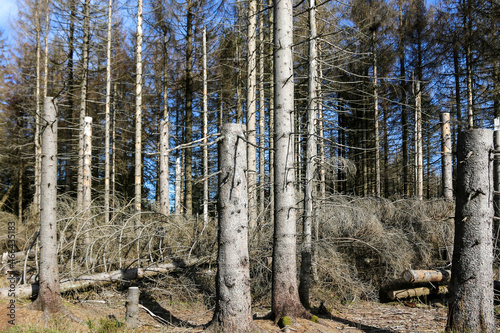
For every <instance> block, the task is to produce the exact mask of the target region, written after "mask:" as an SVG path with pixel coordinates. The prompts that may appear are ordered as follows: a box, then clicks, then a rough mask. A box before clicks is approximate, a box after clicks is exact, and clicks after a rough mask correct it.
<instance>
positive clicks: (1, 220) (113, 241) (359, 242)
mask: <svg viewBox="0 0 500 333" xmlns="http://www.w3.org/2000/svg"><path fill="white" fill-rule="evenodd" d="M75 207H76V202H75V201H74V200H73V199H71V198H69V197H67V196H60V197H59V202H58V228H59V239H58V246H59V265H60V266H59V267H60V274H61V281H64V280H65V279H71V278H75V277H78V276H80V275H82V274H92V273H98V272H104V271H112V270H117V269H126V268H133V267H150V266H155V265H157V264H160V263H164V262H172V261H177V262H179V261H187V260H188V259H193V258H196V259H197V264H196V265H194V266H190V267H185V268H182V269H178V270H175V271H173V272H170V273H168V274H167V275H160V276H157V277H155V278H152V279H151V280H150V281H151V282H152V283H153V284H150V286H152V288H154V289H155V290H157V291H161V292H162V293H163V294H167V295H168V294H170V295H173V294H183V295H185V298H186V301H189V298H190V297H195V296H191V295H196V294H198V293H199V291H200V290H201V291H202V292H203V295H204V296H203V297H204V302H205V303H206V304H207V305H211V304H213V301H214V297H215V282H214V280H215V271H216V258H217V234H216V233H217V229H216V222H215V221H216V217H212V218H211V219H210V221H209V222H208V223H207V224H205V223H204V222H203V220H202V219H201V217H199V218H196V217H193V218H186V217H185V216H179V215H174V214H172V215H169V216H165V215H162V214H159V213H156V212H154V209H152V210H151V211H149V212H143V213H141V214H140V216H139V215H138V214H136V213H135V211H134V207H133V205H132V204H130V203H126V202H124V201H122V202H121V203H120V202H119V201H118V200H115V207H119V208H115V209H114V210H113V212H112V214H111V219H110V221H109V223H105V219H104V214H103V208H102V206H100V205H99V202H98V201H96V202H94V205H93V206H92V209H91V211H90V212H77V211H76V208H75ZM453 215H454V206H453V203H452V202H448V201H445V200H441V199H435V200H425V201H417V200H412V199H401V200H387V199H382V198H360V197H353V196H343V195H334V196H331V197H329V198H327V199H325V200H323V201H322V202H318V203H317V209H316V218H315V231H314V234H315V237H314V249H315V253H314V256H315V266H314V268H313V273H314V280H315V284H314V289H315V290H320V291H321V292H320V293H314V295H316V297H318V299H317V300H318V301H322V300H321V298H322V297H329V298H331V297H334V298H338V299H339V300H341V301H353V300H355V299H363V300H378V299H379V292H380V290H381V289H382V288H383V287H384V286H387V285H390V284H391V283H392V282H393V281H395V280H397V279H399V278H400V276H401V273H402V272H403V271H404V270H405V269H406V268H414V269H428V268H439V267H442V266H444V265H445V264H446V262H448V261H451V254H452V251H451V249H452V245H453V232H454V227H453ZM12 220H13V221H17V217H15V216H12V215H9V214H6V213H2V214H1V215H0V226H1V227H0V235H1V238H0V246H1V251H2V252H5V251H7V231H6V230H1V229H2V228H3V229H5V228H6V226H7V225H8V224H7V222H9V221H12ZM34 220H35V218H34V217H33V216H30V215H29V214H27V215H26V216H25V218H24V221H25V222H23V223H22V225H18V226H17V229H16V232H17V234H16V241H17V248H18V250H19V251H22V250H26V249H28V248H29V247H30V245H32V246H33V248H36V246H37V245H36V244H37V242H36V241H34V239H35V236H36V234H37V229H38V226H37V224H36V223H34ZM298 221H299V222H298V223H299V225H298V228H297V230H299V231H300V230H301V225H300V223H301V220H300V219H298ZM18 224H19V223H18ZM272 232H273V227H272V225H271V223H269V221H268V220H267V219H266V220H263V221H261V222H260V223H259V224H258V227H257V230H256V231H255V232H253V233H252V234H251V235H250V238H249V239H250V244H249V248H250V259H251V267H250V269H251V281H252V295H253V300H254V303H255V304H259V305H262V306H268V305H269V302H270V297H269V295H270V294H271V265H272V239H273V237H272ZM297 240H298V243H299V246H298V251H299V252H300V240H301V235H300V234H298V235H297ZM297 258H298V260H300V255H299V253H298V254H297ZM36 265H37V262H36V261H34V260H30V261H28V262H27V267H26V278H27V279H28V280H29V281H31V282H34V281H35V279H36V272H37V271H36ZM18 267H19V269H20V270H22V269H23V265H22V263H21V261H20V262H19V265H18ZM20 275H21V273H20Z"/></svg>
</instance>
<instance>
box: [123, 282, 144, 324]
mask: <svg viewBox="0 0 500 333" xmlns="http://www.w3.org/2000/svg"><path fill="white" fill-rule="evenodd" d="M140 293H141V292H140V290H139V288H138V287H129V288H128V294H127V302H126V303H125V308H126V311H125V324H126V325H127V328H128V329H135V328H137V327H138V326H139V296H140Z"/></svg>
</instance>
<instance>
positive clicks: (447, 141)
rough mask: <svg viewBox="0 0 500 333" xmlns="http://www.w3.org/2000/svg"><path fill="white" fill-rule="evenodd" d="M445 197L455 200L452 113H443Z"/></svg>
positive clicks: (442, 137)
mask: <svg viewBox="0 0 500 333" xmlns="http://www.w3.org/2000/svg"><path fill="white" fill-rule="evenodd" d="M441 140H442V141H441V142H442V150H443V152H442V154H443V157H442V162H441V163H442V177H443V182H442V184H443V197H444V198H445V199H447V200H452V199H453V184H452V178H453V174H452V172H453V170H452V156H451V128H450V113H449V112H445V113H441Z"/></svg>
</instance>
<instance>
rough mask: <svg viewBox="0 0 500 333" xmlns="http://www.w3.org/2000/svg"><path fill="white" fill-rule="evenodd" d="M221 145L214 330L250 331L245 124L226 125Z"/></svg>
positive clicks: (212, 327) (251, 325)
mask: <svg viewBox="0 0 500 333" xmlns="http://www.w3.org/2000/svg"><path fill="white" fill-rule="evenodd" d="M222 134H223V136H224V139H223V141H222V142H221V144H220V157H221V161H220V171H221V177H220V179H221V183H220V184H219V199H218V202H217V209H218V213H219V227H218V243H219V252H218V256H217V263H218V270H217V276H216V293H217V294H216V307H215V313H214V316H213V319H212V322H211V324H210V325H211V327H210V328H211V329H213V330H214V331H216V332H219V331H222V332H248V331H251V330H252V328H253V323H252V306H251V295H250V270H249V264H250V261H249V255H248V208H247V207H248V206H247V205H248V192H247V180H246V175H245V168H246V142H245V137H244V134H243V125H241V124H225V125H224V126H223V132H222Z"/></svg>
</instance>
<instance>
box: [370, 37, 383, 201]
mask: <svg viewBox="0 0 500 333" xmlns="http://www.w3.org/2000/svg"><path fill="white" fill-rule="evenodd" d="M376 38H377V32H376V30H375V29H374V30H373V31H372V52H373V118H374V119H373V120H374V124H375V125H374V127H375V128H374V132H375V133H374V136H375V195H376V196H377V197H380V194H381V189H380V182H381V181H380V137H379V121H378V116H379V109H378V87H377V85H378V77H377V47H376V46H377V44H376V43H377V41H376Z"/></svg>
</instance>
